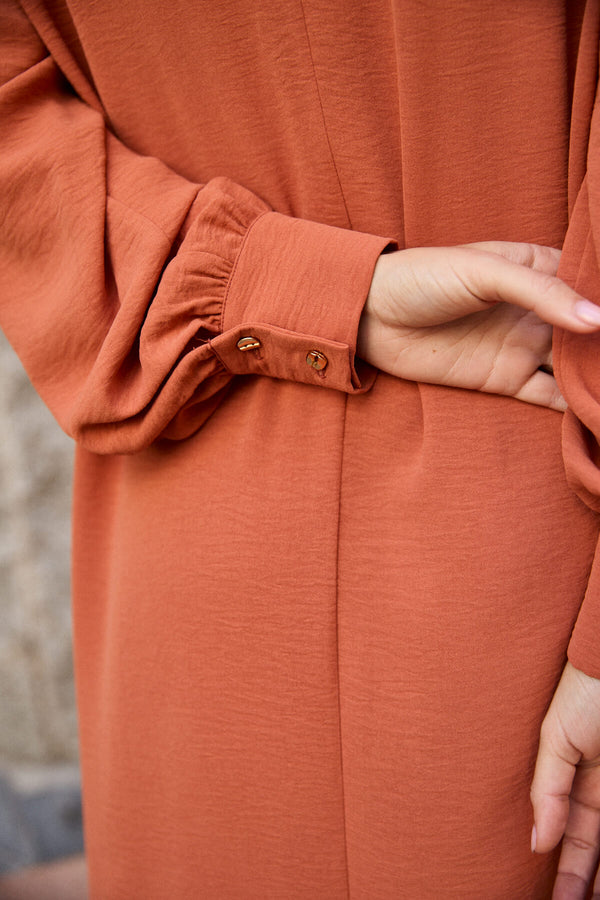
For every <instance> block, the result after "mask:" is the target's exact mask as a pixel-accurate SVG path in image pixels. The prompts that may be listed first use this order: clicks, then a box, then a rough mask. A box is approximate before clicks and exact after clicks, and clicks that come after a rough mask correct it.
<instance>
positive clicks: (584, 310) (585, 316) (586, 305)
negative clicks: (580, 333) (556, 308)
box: [573, 300, 600, 325]
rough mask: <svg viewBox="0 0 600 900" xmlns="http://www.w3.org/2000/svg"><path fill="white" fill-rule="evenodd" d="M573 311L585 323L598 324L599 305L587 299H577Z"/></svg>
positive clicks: (599, 320)
mask: <svg viewBox="0 0 600 900" xmlns="http://www.w3.org/2000/svg"><path fill="white" fill-rule="evenodd" d="M573 312H574V313H575V315H576V316H577V318H578V319H580V320H581V321H582V322H585V324H586V325H600V306H596V304H595V303H590V301H589V300H578V301H577V303H576V304H575V305H574V307H573Z"/></svg>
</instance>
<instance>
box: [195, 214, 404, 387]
mask: <svg viewBox="0 0 600 900" xmlns="http://www.w3.org/2000/svg"><path fill="white" fill-rule="evenodd" d="M390 244H393V242H392V241H390V240H389V238H382V237H376V236H374V235H370V234H363V233H361V232H356V231H349V230H347V229H343V228H335V227H332V226H330V225H322V224H320V223H316V222H309V221H307V220H304V219H293V218H290V217H289V216H284V215H281V214H280V213H272V212H269V213H265V214H263V215H262V216H259V218H258V219H256V220H255V222H254V223H253V225H252V226H251V227H250V229H249V230H248V232H247V234H246V237H245V240H244V242H243V244H242V247H241V250H240V252H239V254H238V257H237V259H236V262H235V265H234V267H233V271H232V274H231V277H230V280H229V284H228V288H227V293H226V296H225V302H224V305H223V313H222V321H221V329H220V330H221V334H220V335H219V336H218V337H215V338H213V339H212V340H211V341H210V345H211V348H212V350H213V352H214V353H215V355H216V356H217V357H218V359H219V360H220V361H221V363H222V365H223V366H224V367H225V368H226V369H227V371H229V372H230V373H231V374H234V375H238V374H244V375H249V374H254V375H267V376H270V377H272V378H283V379H286V380H290V381H299V382H303V383H305V384H313V385H317V386H321V387H330V388H334V389H336V390H341V391H346V392H347V393H355V392H362V391H365V390H367V389H368V388H369V387H370V386H371V384H372V382H373V380H374V378H375V370H374V369H372V367H371V366H369V365H367V364H366V363H364V362H362V361H361V360H358V359H356V357H355V353H356V338H357V332H358V323H359V319H360V316H361V313H362V309H363V306H364V303H365V301H366V298H367V294H368V292H369V287H370V284H371V279H372V276H373V269H374V268H375V263H376V262H377V259H378V257H379V255H380V254H381V253H382V251H383V250H384V249H385V248H386V247H388V246H389V245H390Z"/></svg>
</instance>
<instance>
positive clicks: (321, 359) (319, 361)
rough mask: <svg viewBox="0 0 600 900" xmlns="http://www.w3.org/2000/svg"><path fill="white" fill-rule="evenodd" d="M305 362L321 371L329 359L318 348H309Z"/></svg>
mask: <svg viewBox="0 0 600 900" xmlns="http://www.w3.org/2000/svg"><path fill="white" fill-rule="evenodd" d="M306 362H307V363H308V365H309V366H311V368H313V369H316V370H317V372H321V371H322V370H323V369H324V368H325V367H326V365H327V364H328V362H329V360H328V359H327V357H326V356H325V354H324V353H321V352H320V351H319V350H309V352H308V353H307V355H306Z"/></svg>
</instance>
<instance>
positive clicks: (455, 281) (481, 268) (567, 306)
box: [357, 241, 600, 410]
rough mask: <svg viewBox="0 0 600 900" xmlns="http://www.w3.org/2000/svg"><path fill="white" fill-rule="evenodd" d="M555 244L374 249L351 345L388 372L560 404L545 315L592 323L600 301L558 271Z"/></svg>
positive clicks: (572, 324) (577, 327)
mask: <svg viewBox="0 0 600 900" xmlns="http://www.w3.org/2000/svg"><path fill="white" fill-rule="evenodd" d="M559 259H560V251H559V250H554V249H552V248H550V247H540V246H538V245H536V244H514V243H505V242H500V241H498V242H488V243H481V244H467V245H464V246H460V247H422V248H417V249H411V250H399V251H396V252H395V253H388V254H383V255H382V256H380V258H379V260H378V261H377V265H376V267H375V272H374V275H373V280H372V283H371V290H370V292H369V297H368V299H367V302H366V305H365V308H364V311H363V315H362V318H361V322H360V326H359V333H358V348H357V349H358V354H359V356H360V357H361V358H362V359H365V360H366V361H367V362H370V363H371V364H372V365H374V366H376V367H377V368H379V369H383V370H384V371H385V372H389V373H390V374H392V375H396V376H398V377H400V378H406V379H409V380H411V381H426V382H430V383H433V384H443V385H448V386H451V387H460V388H470V389H472V390H477V391H486V392H489V393H493V394H505V395H507V396H509V397H516V398H517V399H518V400H525V401H526V402H528V403H534V404H537V405H539V406H548V407H550V408H552V409H560V410H564V409H565V408H566V404H565V401H564V400H563V398H562V397H561V395H560V392H559V390H558V387H557V385H556V382H555V380H554V377H553V376H552V375H551V374H550V373H549V372H547V371H541V370H540V366H546V367H548V368H550V369H551V363H552V359H551V353H552V327H551V326H552V325H560V326H561V327H562V328H566V329H568V330H570V331H579V332H583V333H586V332H591V331H595V330H596V329H598V328H600V308H598V307H596V306H594V305H593V304H591V303H589V301H587V300H584V299H583V298H582V297H580V296H579V295H578V294H576V293H575V292H574V291H572V290H571V289H570V288H569V287H567V285H566V284H565V283H564V282H562V281H561V280H560V279H558V278H556V270H557V268H558V262H559Z"/></svg>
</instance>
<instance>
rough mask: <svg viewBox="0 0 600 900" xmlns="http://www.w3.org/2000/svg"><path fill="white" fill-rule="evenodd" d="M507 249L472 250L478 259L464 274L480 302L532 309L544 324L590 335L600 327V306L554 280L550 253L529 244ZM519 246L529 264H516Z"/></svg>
mask: <svg viewBox="0 0 600 900" xmlns="http://www.w3.org/2000/svg"><path fill="white" fill-rule="evenodd" d="M488 246H489V245H488ZM508 246H509V248H510V251H509V252H508V253H507V254H506V255H505V254H504V253H502V254H501V253H498V252H490V251H487V250H485V251H484V250H481V249H480V247H478V248H477V249H475V248H472V250H473V252H474V253H475V255H476V256H477V257H479V258H478V259H475V258H473V260H472V266H471V267H470V269H468V270H466V271H465V272H464V273H461V274H462V275H463V281H464V283H465V286H466V287H467V288H468V289H469V290H470V291H472V292H473V293H474V294H475V295H476V296H478V297H479V298H480V300H482V301H483V302H492V303H493V302H498V301H503V302H505V303H511V304H514V305H515V306H520V307H522V308H524V309H529V310H532V311H533V312H535V313H536V314H537V315H538V316H539V318H540V319H543V320H544V321H545V322H549V323H550V324H551V325H558V326H560V327H561V328H566V329H568V330H569V331H576V332H581V333H587V332H591V331H595V330H596V329H598V328H600V307H597V306H596V305H595V304H593V303H590V302H589V301H588V300H586V299H585V298H583V297H581V296H580V295H579V294H577V293H576V292H575V291H573V290H572V289H571V288H570V287H569V286H568V285H566V284H565V283H564V282H563V281H561V280H560V279H559V278H556V277H555V275H554V274H553V272H552V268H553V264H552V265H551V258H552V255H551V254H545V253H544V252H543V249H544V248H538V251H534V250H532V249H531V245H528V244H525V245H513V244H511V245H508ZM520 246H521V247H523V248H524V250H523V252H522V258H523V259H527V260H528V261H529V263H530V265H528V264H526V263H522V262H518V263H516V262H514V261H513V258H514V257H515V256H518V252H517V251H516V250H515V249H514V248H515V247H517V248H518V247H520ZM528 248H529V249H528ZM465 249H466V248H465ZM545 249H546V250H548V249H549V248H545ZM536 252H537V256H536ZM554 252H556V251H554ZM534 266H536V267H535V268H534ZM465 276H466V277H465Z"/></svg>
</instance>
